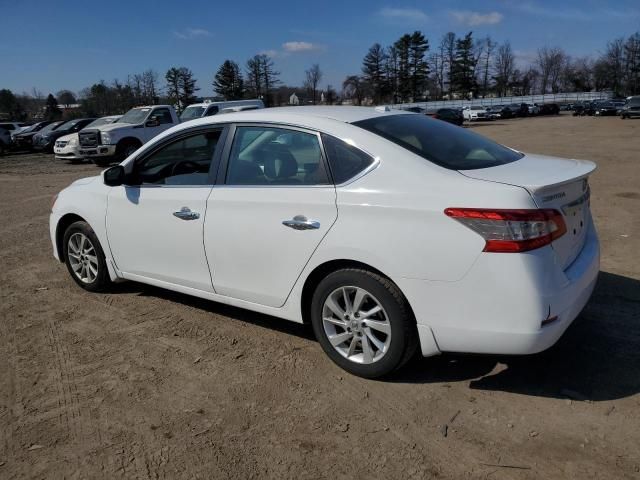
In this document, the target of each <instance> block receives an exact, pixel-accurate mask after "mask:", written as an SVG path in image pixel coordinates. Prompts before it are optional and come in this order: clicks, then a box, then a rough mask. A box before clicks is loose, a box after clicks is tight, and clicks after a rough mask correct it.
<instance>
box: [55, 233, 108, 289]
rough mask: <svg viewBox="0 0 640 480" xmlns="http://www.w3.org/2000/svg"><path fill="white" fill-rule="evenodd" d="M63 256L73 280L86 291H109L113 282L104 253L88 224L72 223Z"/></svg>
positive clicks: (64, 244)
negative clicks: (108, 288)
mask: <svg viewBox="0 0 640 480" xmlns="http://www.w3.org/2000/svg"><path fill="white" fill-rule="evenodd" d="M63 242H64V243H63V254H64V261H65V264H66V265H67V269H68V270H69V273H70V274H71V278H73V280H74V281H75V282H76V283H77V284H78V285H80V286H81V287H82V288H84V289H85V290H89V291H92V292H98V291H102V290H105V289H107V287H109V286H110V284H111V280H110V278H109V272H108V271H107V263H106V260H105V257H104V251H103V250H102V247H101V246H100V242H99V241H98V237H96V234H95V232H94V231H93V229H92V228H91V227H90V226H89V224H88V223H87V222H83V221H79V222H75V223H72V224H71V225H70V226H69V227H68V228H67V230H66V231H65V233H64V239H63Z"/></svg>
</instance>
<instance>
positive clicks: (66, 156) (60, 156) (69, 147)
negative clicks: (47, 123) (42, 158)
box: [53, 115, 122, 163]
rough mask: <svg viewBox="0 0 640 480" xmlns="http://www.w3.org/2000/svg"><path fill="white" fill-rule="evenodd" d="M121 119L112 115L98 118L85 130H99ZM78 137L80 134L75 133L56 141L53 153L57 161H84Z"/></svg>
mask: <svg viewBox="0 0 640 480" xmlns="http://www.w3.org/2000/svg"><path fill="white" fill-rule="evenodd" d="M120 117H122V115H111V116H108V117H102V118H98V119H96V120H94V121H93V122H91V123H89V124H88V125H86V126H85V127H84V129H87V128H97V127H101V126H102V125H109V124H111V123H115V122H117V121H118V119H119V118H120ZM84 129H83V130H84ZM80 131H82V130H80ZM78 135H79V132H75V133H71V134H69V135H65V136H63V137H60V138H58V139H57V140H56V143H55V145H54V147H53V153H54V154H55V158H56V159H57V160H67V161H69V162H71V163H75V162H81V161H82V160H84V157H83V156H82V155H80V142H79V141H78Z"/></svg>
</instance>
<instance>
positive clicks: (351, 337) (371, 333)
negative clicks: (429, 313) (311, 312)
mask: <svg viewBox="0 0 640 480" xmlns="http://www.w3.org/2000/svg"><path fill="white" fill-rule="evenodd" d="M322 325H323V327H324V332H325V334H326V335H327V338H328V340H329V342H330V343H331V345H332V346H333V348H334V349H335V350H336V351H337V352H338V353H339V354H340V355H342V356H343V357H345V358H346V359H348V360H350V361H352V362H355V363H360V364H371V363H374V362H377V361H379V360H380V359H381V358H382V357H384V355H385V354H386V353H387V351H388V350H389V345H390V343H391V323H390V322H389V317H388V316H387V313H386V312H385V310H384V308H383V307H382V304H381V303H380V302H379V301H378V300H377V299H376V298H375V297H374V296H373V295H372V294H371V293H369V292H368V291H366V290H365V289H363V288H360V287H351V286H345V287H340V288H337V289H336V290H334V291H333V292H331V293H330V294H329V296H328V297H327V299H326V300H325V302H324V305H323V307H322Z"/></svg>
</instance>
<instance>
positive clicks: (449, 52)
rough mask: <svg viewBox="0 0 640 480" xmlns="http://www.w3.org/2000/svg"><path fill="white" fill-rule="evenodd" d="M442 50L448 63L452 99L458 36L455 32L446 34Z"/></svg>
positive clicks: (443, 38) (441, 45)
mask: <svg viewBox="0 0 640 480" xmlns="http://www.w3.org/2000/svg"><path fill="white" fill-rule="evenodd" d="M440 49H441V51H442V52H443V53H444V55H443V59H444V61H445V62H446V71H447V82H448V83H449V89H448V93H449V97H451V93H452V88H453V85H452V82H451V79H452V77H453V75H452V73H453V68H454V64H455V59H456V34H455V33H453V32H448V33H445V34H444V36H443V37H442V40H441V42H440ZM443 68H445V67H443Z"/></svg>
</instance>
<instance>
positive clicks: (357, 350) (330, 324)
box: [311, 269, 418, 378]
mask: <svg viewBox="0 0 640 480" xmlns="http://www.w3.org/2000/svg"><path fill="white" fill-rule="evenodd" d="M311 309H312V310H311V322H312V324H313V329H314V332H315V335H316V338H317V339H318V341H319V342H320V345H321V346H322V348H323V350H324V351H325V353H326V354H327V355H328V356H329V357H330V358H331V359H332V360H333V361H334V362H335V363H336V364H338V365H339V366H340V367H342V368H343V369H345V370H347V371H348V372H350V373H353V374H354V375H358V376H361V377H366V378H376V377H381V376H383V375H386V374H388V373H391V372H393V371H394V370H397V369H398V368H400V367H401V366H402V365H404V364H405V363H406V362H407V360H409V359H410V358H411V356H412V355H413V354H414V353H415V350H416V347H417V345H418V339H417V332H416V328H415V322H414V319H413V317H412V315H411V312H410V309H409V306H408V304H407V301H406V299H405V298H404V296H403V295H402V293H401V292H400V290H399V289H398V287H397V286H396V285H395V284H394V283H393V282H391V281H390V280H388V279H386V278H384V277H382V276H380V275H378V274H375V273H372V272H369V271H367V270H360V269H344V270H338V271H336V272H333V273H331V274H329V275H328V276H327V277H326V278H325V279H324V280H322V281H321V282H320V284H319V285H318V287H317V288H316V291H315V293H314V295H313V299H312V304H311Z"/></svg>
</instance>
